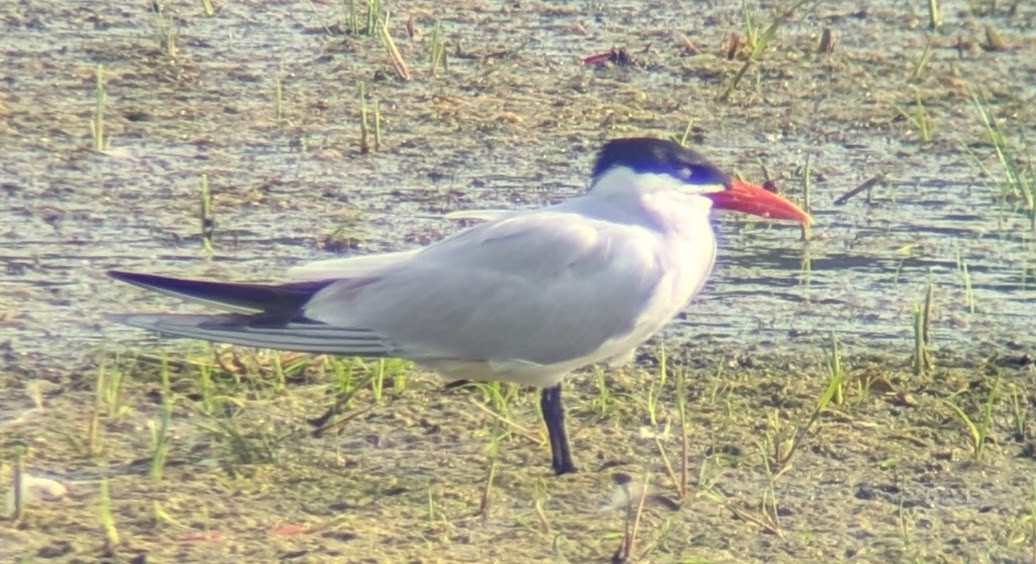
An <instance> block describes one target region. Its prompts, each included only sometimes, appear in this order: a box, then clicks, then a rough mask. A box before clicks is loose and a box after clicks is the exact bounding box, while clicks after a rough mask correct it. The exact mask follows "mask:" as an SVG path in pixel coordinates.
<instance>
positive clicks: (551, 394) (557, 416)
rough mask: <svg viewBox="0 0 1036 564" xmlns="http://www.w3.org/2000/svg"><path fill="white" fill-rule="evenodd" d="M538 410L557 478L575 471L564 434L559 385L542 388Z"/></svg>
mask: <svg viewBox="0 0 1036 564" xmlns="http://www.w3.org/2000/svg"><path fill="white" fill-rule="evenodd" d="M540 409H541V410H543V421H544V422H546V424H547V437H549V438H550V456H551V466H552V467H553V468H554V473H555V474H557V475H558V476H560V475H562V474H568V473H569V472H575V471H576V465H575V464H572V452H571V451H570V450H569V449H568V435H567V434H566V433H565V406H564V404H562V403H561V384H558V385H556V386H554V387H552V388H544V389H543V392H542V393H541V394H540Z"/></svg>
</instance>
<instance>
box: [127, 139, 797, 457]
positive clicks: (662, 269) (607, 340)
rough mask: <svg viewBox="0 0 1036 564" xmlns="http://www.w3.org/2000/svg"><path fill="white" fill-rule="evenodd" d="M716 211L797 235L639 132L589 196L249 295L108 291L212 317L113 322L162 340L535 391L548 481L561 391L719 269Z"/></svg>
mask: <svg viewBox="0 0 1036 564" xmlns="http://www.w3.org/2000/svg"><path fill="white" fill-rule="evenodd" d="M713 210H729V211H734V212H741V213H747V214H752V215H756V216H762V217H766V218H770V219H775V220H790V221H795V222H799V223H804V224H809V223H810V222H811V221H812V220H811V218H810V216H809V214H807V213H806V212H805V211H803V210H802V209H801V208H800V207H798V206H797V205H795V204H794V203H792V202H791V201H789V200H788V199H786V198H784V197H782V196H780V195H779V194H777V193H775V192H772V191H770V190H767V189H765V188H763V187H761V186H758V185H754V184H751V183H748V182H746V181H743V180H741V179H739V178H737V177H735V176H732V175H730V174H728V173H726V172H723V171H722V170H721V169H720V168H718V167H717V166H715V165H714V164H712V163H711V162H709V161H708V160H706V158H705V157H704V156H702V155H701V154H700V153H699V152H698V151H696V150H694V149H691V148H687V147H684V146H682V145H681V144H678V143H675V142H672V141H669V140H664V139H657V138H651V137H634V138H619V139H612V140H610V141H607V142H605V144H604V145H603V146H602V148H601V149H600V150H599V152H598V154H597V158H596V160H595V162H594V165H593V169H592V174H591V181H590V186H589V189H588V190H587V191H586V192H584V193H582V194H581V195H578V196H576V197H573V198H570V199H568V200H565V201H562V202H560V203H557V204H553V205H548V206H545V207H540V208H535V209H530V210H525V211H517V210H515V211H487V210H481V211H480V210H474V211H472V212H471V213H467V214H465V213H463V212H462V213H460V214H457V216H458V217H467V218H473V219H479V220H482V221H481V222H480V223H476V224H474V225H472V226H470V227H468V228H466V229H464V230H462V231H459V232H457V233H455V234H453V235H451V236H448V237H446V238H444V239H441V240H439V241H437V242H434V243H432V244H430V245H428V246H426V247H423V248H418V249H413V250H406V251H399V252H391V253H383V254H373V255H364V256H357V257H347V258H337V259H329V260H323V261H317V262H315V263H311V264H308V265H303V266H301V267H296V268H295V269H293V270H289V271H288V273H287V275H288V281H286V282H283V283H275V284H256V283H238V282H222V281H212V280H197V279H186V278H178V277H170V276H163V275H156V274H146V273H135V272H127V271H120V270H112V271H109V275H110V276H111V277H113V278H115V279H117V280H121V281H123V282H127V283H130V284H133V285H136V286H140V287H143V288H146V289H148V290H152V291H157V292H160V293H163V294H167V295H172V296H176V297H178V298H181V299H185V300H187V301H193V302H199V303H202V304H205V305H208V306H211V307H214V308H216V309H219V310H222V313H211V314H180V313H177V314H172V313H129V314H114V315H110V316H109V318H110V319H111V320H113V321H115V322H118V323H122V324H125V325H130V326H134V327H137V328H142V329H147V330H151V331H156V332H158V333H162V334H166V335H170V336H174V337H186V338H195V339H203V340H208V341H212V342H219V343H228V344H233V345H240V346H248V347H257V348H269V349H277V350H289V351H298V352H305V353H315V354H330V355H342V356H358V357H375V358H376V357H396V358H405V359H409V360H412V361H414V362H415V363H416V364H419V365H422V366H424V367H426V368H428V369H431V370H433V371H435V372H437V373H439V374H440V375H441V376H443V377H444V378H446V379H448V380H467V381H501V382H513V383H517V384H522V385H526V386H533V387H537V388H540V390H541V391H540V407H541V411H542V414H543V419H544V422H545V426H546V429H547V437H548V439H549V442H550V448H551V468H552V470H553V472H554V473H555V474H556V475H562V474H567V473H570V472H576V471H577V466H576V465H575V463H574V462H573V457H572V452H571V448H570V446H569V441H568V435H567V431H566V427H565V409H564V405H563V403H562V380H563V378H564V376H565V375H566V374H568V373H570V372H572V371H574V370H576V369H579V368H582V367H586V366H590V365H596V364H602V363H606V364H608V365H621V364H624V363H626V362H629V361H631V360H632V359H633V358H634V355H635V352H636V349H637V347H638V346H640V345H641V344H643V343H644V342H645V341H647V340H648V339H650V338H651V337H652V336H653V335H655V334H656V333H658V332H660V331H661V330H662V329H663V328H664V327H665V326H666V325H667V324H668V323H669V322H670V321H671V320H672V319H673V318H675V317H676V316H677V315H679V314H680V313H681V312H683V311H684V310H685V309H686V308H687V306H688V305H689V304H690V302H691V301H692V299H693V298H694V297H695V295H697V294H698V293H699V292H700V291H701V289H702V287H703V286H704V285H705V282H706V280H707V279H708V277H709V275H710V273H711V272H712V269H713V265H714V264H715V260H716V237H715V234H714V231H713V226H712V223H711V221H710V215H711V212H712V211H713Z"/></svg>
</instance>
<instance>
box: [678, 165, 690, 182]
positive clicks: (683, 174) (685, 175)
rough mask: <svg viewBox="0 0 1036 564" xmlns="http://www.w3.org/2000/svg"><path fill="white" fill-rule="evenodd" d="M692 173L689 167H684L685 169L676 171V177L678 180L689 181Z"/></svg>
mask: <svg viewBox="0 0 1036 564" xmlns="http://www.w3.org/2000/svg"><path fill="white" fill-rule="evenodd" d="M693 172H694V171H693V170H692V169H691V167H689V166H685V167H683V168H681V169H680V170H678V171H676V176H677V177H678V178H680V180H690V179H691V174H692V173H693Z"/></svg>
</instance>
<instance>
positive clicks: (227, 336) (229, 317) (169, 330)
mask: <svg viewBox="0 0 1036 564" xmlns="http://www.w3.org/2000/svg"><path fill="white" fill-rule="evenodd" d="M108 274H109V275H111V276H112V278H115V279H117V280H122V281H123V282H128V283H130V284H133V285H135V286H140V287H142V288H147V289H149V290H154V291H156V292H160V293H162V294H167V295H170V296H175V297H178V298H183V299H185V300H189V301H192V302H197V303H202V304H207V305H211V306H214V307H217V308H219V309H222V310H224V311H230V312H235V313H224V314H216V315H197V314H175V313H156V314H150V313H128V314H117V315H109V316H108V318H109V319H111V320H112V321H115V322H117V323H122V324H124V325H130V326H133V327H139V328H141V329H149V330H151V331H157V332H159V333H163V334H166V335H172V336H175V337H187V338H194V339H204V340H206V341H214V342H218V343H228V344H232V345H241V346H246V347H258V348H270V349H279V350H290V351H299V352H309V353H317V354H339V355H349V356H390V354H391V352H392V350H393V347H392V345H391V344H390V343H389V342H388V341H387V340H386V339H385V338H383V337H382V336H381V335H379V334H378V333H376V332H374V331H371V330H369V329H365V328H355V327H338V326H332V325H327V324H324V323H320V322H317V321H313V320H311V319H307V318H306V317H305V315H303V313H302V306H303V305H305V303H306V302H307V301H309V299H310V298H312V297H313V295H314V294H315V293H317V292H318V291H320V289H322V288H324V287H325V286H327V285H328V284H330V283H331V282H333V281H332V280H323V281H312V282H292V283H288V284H279V285H272V284H271V285H263V284H236V283H229V282H209V281H203V280H186V279H182V278H171V277H167V276H157V275H153V274H138V273H132V272H122V271H110V272H109V273H108Z"/></svg>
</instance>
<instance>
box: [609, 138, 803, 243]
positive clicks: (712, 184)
mask: <svg viewBox="0 0 1036 564" xmlns="http://www.w3.org/2000/svg"><path fill="white" fill-rule="evenodd" d="M630 174H633V175H652V178H654V179H655V180H661V181H660V182H656V183H655V185H658V186H662V187H672V186H674V185H675V186H676V187H677V188H679V189H680V190H681V191H686V192H688V193H691V194H697V195H700V196H703V197H705V198H708V199H709V200H711V202H712V207H713V208H715V209H721V210H731V211H737V212H742V213H748V214H753V215H758V216H763V217H768V218H771V219H788V220H792V221H798V222H800V223H806V224H809V223H811V222H812V219H811V218H810V217H809V214H807V213H806V212H805V211H803V210H802V209H801V208H799V207H798V206H796V205H795V204H793V203H791V202H790V201H788V200H787V199H786V198H784V197H783V196H781V195H779V194H776V193H774V192H771V191H769V190H767V189H765V188H763V187H761V186H756V185H755V184H750V183H748V182H744V181H742V180H740V179H738V178H735V177H733V176H731V175H729V174H727V173H725V172H723V171H722V170H720V169H719V168H717V167H716V166H715V165H713V164H712V163H710V162H709V161H707V160H706V159H705V157H703V156H701V155H700V154H698V153H697V152H695V151H693V150H691V149H688V148H686V147H684V146H682V145H680V144H678V143H674V142H672V141H666V140H664V139H654V138H650V137H634V138H628V139H614V140H612V141H609V142H607V143H606V144H605V145H604V147H603V148H602V149H601V151H600V153H599V154H598V156H597V162H596V163H595V164H594V170H593V185H592V187H591V189H592V190H593V189H598V188H603V189H605V190H609V189H621V186H622V185H626V184H628V183H627V182H615V183H614V184H613V183H610V182H607V181H605V179H608V178H611V177H612V175H621V176H628V175H630Z"/></svg>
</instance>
